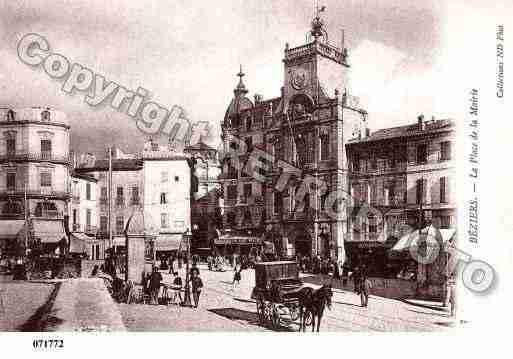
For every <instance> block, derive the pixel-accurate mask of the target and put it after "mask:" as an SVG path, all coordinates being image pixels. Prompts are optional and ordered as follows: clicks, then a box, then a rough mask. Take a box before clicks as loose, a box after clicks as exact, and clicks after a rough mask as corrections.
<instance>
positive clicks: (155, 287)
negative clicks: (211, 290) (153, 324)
mask: <svg viewBox="0 0 513 359" xmlns="http://www.w3.org/2000/svg"><path fill="white" fill-rule="evenodd" d="M169 274H171V275H172V276H173V277H172V282H171V284H170V285H167V286H163V276H162V274H161V273H160V272H159V270H158V268H157V266H153V269H152V272H151V273H148V274H146V276H145V277H144V279H143V283H142V284H143V290H144V291H145V293H147V294H148V295H149V297H150V303H151V304H159V294H160V292H161V288H162V287H164V290H171V298H169V297H167V296H166V297H167V298H168V299H171V301H172V302H173V303H177V304H181V303H183V301H184V298H183V297H182V291H183V287H184V283H183V280H182V277H181V276H180V274H179V272H177V271H174V270H173V267H170V270H169ZM199 274H200V272H199V268H198V267H197V266H196V265H195V264H194V263H193V265H192V268H191V269H190V272H189V282H190V289H191V292H192V298H193V301H194V307H195V308H197V307H198V304H199V298H200V295H201V290H202V288H203V281H202V280H201V277H200V275H199ZM178 300H179V301H178Z"/></svg>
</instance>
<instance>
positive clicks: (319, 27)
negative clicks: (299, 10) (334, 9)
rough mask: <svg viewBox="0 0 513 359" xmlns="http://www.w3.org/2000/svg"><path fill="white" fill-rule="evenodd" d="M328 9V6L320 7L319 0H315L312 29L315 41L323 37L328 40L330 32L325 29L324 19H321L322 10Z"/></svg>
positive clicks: (311, 32) (311, 33)
mask: <svg viewBox="0 0 513 359" xmlns="http://www.w3.org/2000/svg"><path fill="white" fill-rule="evenodd" d="M324 11H326V6H321V7H319V2H318V1H315V17H314V19H313V20H312V29H311V30H310V34H309V35H310V36H313V38H314V41H317V39H318V38H322V39H323V40H324V41H325V42H326V41H327V40H328V39H327V37H328V34H327V33H326V30H325V29H324V21H322V19H321V12H324Z"/></svg>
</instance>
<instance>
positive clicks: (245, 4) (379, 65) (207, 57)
mask: <svg viewBox="0 0 513 359" xmlns="http://www.w3.org/2000/svg"><path fill="white" fill-rule="evenodd" d="M442 3H443V4H444V5H441V4H442ZM451 3H454V4H455V6H456V7H455V8H454V9H456V10H454V9H453V10H454V11H455V12H454V14H455V15H456V14H458V15H459V14H462V13H461V11H462V10H464V9H466V7H468V6H472V5H471V3H472V1H466V2H459V1H456V0H455V1H452V2H451ZM476 3H477V2H476ZM462 4H464V5H462ZM469 4H470V5H469ZM320 5H324V6H326V12H324V13H323V18H324V20H325V22H326V29H327V31H328V33H329V36H330V41H332V42H334V43H339V42H340V38H341V35H340V32H341V31H340V30H341V29H342V28H343V29H344V31H345V39H346V47H348V48H349V51H350V53H349V54H350V62H351V66H352V68H351V71H352V72H351V82H352V93H353V95H355V96H358V97H360V99H361V104H362V105H363V107H364V108H366V110H367V111H368V113H369V125H370V127H371V129H378V128H383V127H390V126H396V125H402V124H406V123H411V122H414V121H416V117H417V115H418V114H420V113H423V114H425V116H426V117H428V118H430V117H431V116H436V117H440V118H447V117H453V116H455V115H456V114H457V113H458V111H459V109H460V108H459V106H458V105H455V104H454V101H452V97H451V84H449V83H446V76H447V73H448V71H451V67H450V66H451V65H452V66H455V67H456V66H458V64H457V62H454V63H451V61H448V59H450V58H453V57H454V56H452V57H451V56H448V52H447V51H448V48H449V46H448V44H447V41H448V39H449V36H448V35H447V34H448V33H449V31H448V29H447V27H448V24H450V22H449V21H448V17H449V15H448V11H450V10H448V7H447V3H446V2H441V1H436V0H424V1H409V0H389V1H386V2H385V1H381V0H345V1H330V0H325V1H320ZM458 6H460V7H458ZM313 12H314V1H313V0H281V1H271V0H231V1H228V0H226V1H216V2H206V1H203V2H200V1H190V0H189V1H185V0H176V1H154V2H146V1H118V0H113V1H109V2H106V1H103V0H98V1H83V0H74V1H65V0H53V1H52V2H48V1H43V0H41V1H37V0H34V1H27V0H24V1H7V0H0V58H1V59H2V60H1V61H0V105H4V106H15V107H30V106H50V107H52V108H56V109H60V110H62V111H64V112H66V113H67V115H68V118H69V121H70V124H71V128H72V135H71V141H72V147H73V149H75V150H76V151H77V152H95V153H102V151H103V150H104V148H105V146H106V144H107V143H112V144H114V145H116V146H118V147H119V148H121V149H122V150H124V151H128V152H134V151H137V150H140V148H141V145H142V143H143V142H144V141H146V140H147V138H148V136H147V135H145V134H143V133H141V132H140V131H139V130H138V129H137V127H136V126H135V123H134V121H133V120H132V119H131V118H130V117H128V116H127V115H126V114H124V113H119V112H118V111H115V110H113V109H111V108H109V107H105V106H103V107H91V106H89V105H87V104H86V103H84V101H83V99H84V94H83V93H75V94H74V95H68V94H66V93H65V92H63V91H62V90H61V86H62V82H60V81H56V80H53V79H51V78H50V77H49V76H48V75H46V74H45V73H44V72H43V71H41V69H34V68H31V67H29V66H27V65H26V64H23V63H22V62H21V61H20V60H19V59H18V57H17V54H16V46H17V43H18V41H19V40H20V39H21V38H22V37H23V35H25V34H27V33H37V34H40V35H43V36H44V37H45V38H46V39H47V40H48V42H49V43H50V47H51V50H52V51H54V52H58V53H60V54H62V55H64V56H66V57H67V58H68V59H69V60H70V61H71V62H77V63H79V64H81V65H83V66H86V67H88V68H90V69H91V70H93V72H95V73H99V74H102V75H104V76H105V78H106V79H108V80H111V81H115V82H117V83H118V84H121V85H123V86H125V87H127V88H129V89H133V90H136V89H137V88H138V87H139V86H141V87H143V88H145V89H148V90H149V91H150V93H151V99H152V100H153V101H155V102H157V103H159V104H161V105H163V106H165V107H167V108H171V107H172V106H173V105H179V106H181V107H183V108H184V109H185V111H186V112H187V115H188V117H189V119H190V120H191V121H192V122H195V121H208V122H209V123H210V124H211V125H212V129H213V131H212V133H213V139H212V140H210V143H211V144H213V145H215V144H216V142H219V133H220V123H221V121H222V120H223V117H224V113H225V111H226V108H227V106H228V104H229V102H230V100H231V98H232V96H233V88H234V87H235V85H236V84H237V80H238V79H237V78H236V74H237V72H238V70H239V64H242V66H243V69H244V72H245V73H246V76H245V78H244V81H245V84H246V86H247V88H248V90H249V91H250V93H249V95H248V96H250V98H252V96H253V94H254V93H259V94H262V95H263V96H264V99H265V98H271V97H276V96H278V95H279V93H280V87H281V86H282V82H283V63H282V61H281V60H282V58H283V51H284V47H285V43H286V42H288V43H290V46H291V47H294V46H299V45H302V44H304V43H305V34H306V32H307V31H308V30H309V26H310V25H309V24H310V21H311V19H312V17H313ZM454 41H456V42H460V41H465V40H464V39H462V38H461V37H458V38H456V39H455V40H454Z"/></svg>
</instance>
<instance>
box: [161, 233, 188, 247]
mask: <svg viewBox="0 0 513 359" xmlns="http://www.w3.org/2000/svg"><path fill="white" fill-rule="evenodd" d="M182 237H183V235H182V234H181V233H176V234H160V235H158V236H157V239H156V240H155V250H157V251H174V250H177V249H179V248H180V243H181V242H182ZM184 249H185V246H184Z"/></svg>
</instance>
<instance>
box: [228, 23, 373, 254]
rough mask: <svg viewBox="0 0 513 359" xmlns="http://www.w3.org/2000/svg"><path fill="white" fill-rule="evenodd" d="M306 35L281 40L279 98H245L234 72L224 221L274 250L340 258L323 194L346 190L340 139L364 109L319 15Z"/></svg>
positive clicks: (336, 227) (340, 219)
mask: <svg viewBox="0 0 513 359" xmlns="http://www.w3.org/2000/svg"><path fill="white" fill-rule="evenodd" d="M308 36H309V39H310V40H311V41H309V42H308V43H307V44H305V45H302V46H298V47H290V46H289V45H288V44H287V45H286V46H285V51H284V58H283V64H284V82H283V86H282V89H281V96H280V97H278V98H274V99H270V100H263V99H262V97H261V96H259V95H256V96H255V97H254V101H251V100H250V99H249V98H248V97H246V95H247V93H248V90H247V89H246V87H245V85H244V83H243V80H242V77H243V76H244V74H243V73H242V71H241V72H240V73H239V74H238V76H239V77H240V81H239V84H238V86H237V87H236V88H235V90H234V97H233V99H232V101H231V103H230V105H229V106H228V109H227V111H226V115H225V118H224V121H223V123H222V139H223V143H224V150H225V153H227V154H229V155H228V156H225V157H224V160H223V163H222V164H223V167H222V175H221V183H222V188H223V194H224V213H223V222H224V225H225V226H226V227H228V228H234V229H239V230H240V229H242V230H248V231H252V232H253V233H258V234H261V235H262V236H264V237H266V239H267V240H269V241H272V242H273V243H274V245H275V247H276V251H277V254H278V255H280V256H287V257H293V256H296V255H300V256H303V255H321V256H330V257H332V258H338V259H339V260H341V261H343V260H344V257H345V249H344V240H345V237H346V235H347V233H346V232H347V231H346V230H347V222H346V219H347V215H346V213H345V206H342V205H338V206H337V205H336V204H335V203H332V202H330V203H329V206H328V203H327V201H328V198H329V194H330V193H335V195H334V196H332V197H331V198H335V197H336V198H339V199H340V200H342V198H343V197H344V193H345V192H346V191H347V188H348V171H347V164H346V153H345V144H346V142H347V140H348V139H349V138H351V137H353V136H354V135H355V132H359V131H361V128H362V123H364V122H365V121H366V112H365V111H364V110H363V109H361V108H360V107H359V105H358V103H357V101H355V98H354V97H352V96H351V95H350V94H349V93H350V69H351V67H350V65H349V61H348V60H349V58H348V51H347V49H346V48H344V46H343V44H342V46H336V45H334V44H332V43H329V42H328V40H327V33H326V31H325V29H324V24H323V21H322V19H320V17H319V16H317V17H316V18H315V19H314V20H313V21H312V28H311V30H310V32H309V33H308ZM241 148H243V150H241ZM255 150H256V151H263V152H265V153H266V155H263V156H266V158H267V159H268V161H267V162H270V164H269V166H268V167H267V168H266V171H265V173H264V174H262V171H260V172H259V171H252V158H254V156H251V153H254V151H255ZM234 154H236V155H235V156H234ZM248 162H249V165H248ZM250 172H253V173H250ZM256 173H257V175H255V174H256ZM258 173H260V174H261V175H258ZM284 182H285V185H284ZM306 182H308V184H307V185H305V183H306ZM316 188H317V189H316ZM318 188H323V190H322V191H320V190H318ZM328 207H337V210H335V211H333V210H330V208H328ZM331 209H332V208H331Z"/></svg>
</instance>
